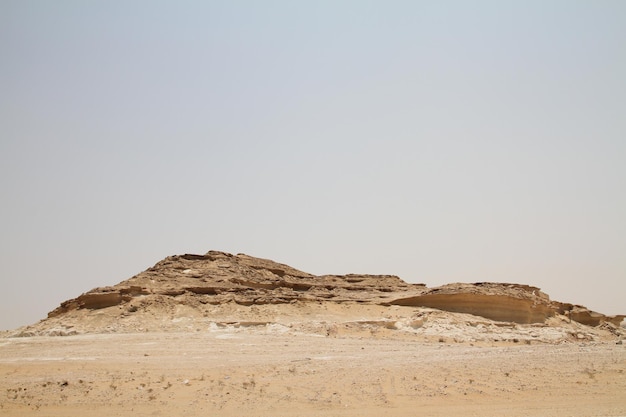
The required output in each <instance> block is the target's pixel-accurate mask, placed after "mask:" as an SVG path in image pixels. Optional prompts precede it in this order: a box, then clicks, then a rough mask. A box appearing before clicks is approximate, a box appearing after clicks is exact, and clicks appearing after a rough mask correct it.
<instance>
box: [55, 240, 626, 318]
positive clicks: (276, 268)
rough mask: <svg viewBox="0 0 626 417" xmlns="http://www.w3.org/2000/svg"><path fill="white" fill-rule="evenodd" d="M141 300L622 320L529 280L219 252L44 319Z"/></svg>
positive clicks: (175, 261) (154, 270) (178, 260)
mask: <svg viewBox="0 0 626 417" xmlns="http://www.w3.org/2000/svg"><path fill="white" fill-rule="evenodd" d="M139 302H140V303H141V305H142V306H144V307H145V306H148V308H149V306H151V305H159V304H163V303H167V304H168V305H171V304H172V302H173V303H174V304H177V305H181V306H187V307H194V306H201V305H221V304H227V303H235V304H239V305H243V306H254V305H271V304H287V303H298V302H304V303H306V302H317V303H320V302H332V303H361V304H373V305H381V306H394V305H395V306H410V307H416V308H417V307H428V308H434V309H439V310H443V311H449V312H455V313H467V314H472V315H475V316H481V317H485V318H488V319H491V320H496V321H502V322H513V323H520V324H528V323H542V322H545V321H546V320H547V319H548V318H550V317H552V316H554V315H557V314H564V315H566V316H568V317H569V319H570V320H574V321H577V322H580V323H582V324H586V325H592V326H598V325H601V324H603V323H605V322H608V323H612V324H613V325H619V323H620V322H621V321H622V320H623V319H624V317H625V316H612V317H609V316H605V315H603V314H600V313H596V312H593V311H590V310H588V309H586V308H584V307H582V306H575V305H572V304H566V303H560V302H554V301H551V300H550V298H549V297H548V295H547V294H544V293H543V292H541V291H540V290H539V288H536V287H532V286H528V285H519V284H504V283H475V284H448V285H444V286H442V287H437V288H430V289H429V288H427V287H426V286H425V285H423V284H409V283H406V282H405V281H403V280H402V279H400V278H399V277H397V276H394V275H360V274H350V275H321V276H316V275H313V274H309V273H307V272H303V271H300V270H297V269H295V268H292V267H290V266H288V265H284V264H280V263H277V262H274V261H271V260H267V259H261V258H255V257H252V256H248V255H244V254H238V255H232V254H229V253H224V252H218V251H209V252H207V253H206V254H204V255H193V254H185V255H176V256H170V257H167V258H165V259H164V260H162V261H160V262H158V263H157V264H156V265H154V266H153V267H151V268H149V269H147V270H146V271H144V272H142V273H140V274H138V275H136V276H134V277H132V278H130V279H128V280H126V281H123V282H121V283H119V284H117V285H115V286H111V287H102V288H96V289H93V290H91V291H89V292H87V293H85V294H82V295H80V296H78V297H76V298H74V299H71V300H68V301H65V302H63V303H62V304H61V305H60V306H59V307H58V308H57V309H55V310H53V311H52V312H50V313H49V314H48V317H49V318H55V317H60V316H63V315H64V314H67V313H69V312H72V311H77V310H88V311H97V310H101V309H107V308H111V307H116V306H117V307H123V308H121V309H120V311H122V312H123V313H122V314H124V312H128V311H130V312H132V311H134V309H137V308H138V307H137V304H138V303H139Z"/></svg>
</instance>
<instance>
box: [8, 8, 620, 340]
mask: <svg viewBox="0 0 626 417" xmlns="http://www.w3.org/2000/svg"><path fill="white" fill-rule="evenodd" d="M624 22H626V2H624V1H619V0H617V1H599V0H594V1H574V0H565V1H555V0H541V1H526V0H525V1H506V0H504V1H503V0H494V1H439V0H437V1H428V2H427V1H417V0H416V1H389V0H385V1H369V2H368V1H363V0H358V1H337V0H333V1H291V0H290V1H220V2H215V1H214V2H211V1H197V2H196V1H171V2H162V1H135V0H131V1H127V0H124V1H83V0H76V1H62V0H57V1H43V0H41V1H25V0H16V1H7V0H0V193H1V194H0V195H1V198H2V204H1V205H0V214H1V216H0V280H1V281H0V283H1V284H2V291H1V293H0V328H3V329H8V328H14V327H17V326H20V325H24V324H29V323H33V322H35V321H37V320H39V319H41V318H44V317H45V316H46V313H47V312H48V311H50V310H52V309H54V308H55V307H56V306H58V304H59V303H60V302H62V301H64V300H66V299H69V298H73V297H76V296H78V295H80V294H81V293H83V292H85V291H88V290H90V289H92V288H94V287H97V286H105V285H113V284H116V283H118V282H120V281H122V280H124V279H127V278H130V277H131V276H132V275H134V274H136V273H138V272H140V271H143V270H144V269H146V268H148V267H150V266H152V265H153V264H154V263H156V262H157V261H159V260H160V259H162V258H164V257H166V256H168V255H173V254H182V253H205V252H206V251H208V250H211V249H215V250H223V251H227V252H232V253H238V252H243V253H247V254H249V255H253V256H259V257H264V258H271V259H273V260H276V261H279V262H283V263H287V264H289V265H291V266H293V267H296V268H298V269H302V270H305V271H307V272H311V273H315V274H325V273H336V274H340V273H350V272H355V273H386V274H396V275H399V276H400V277H402V278H403V279H404V280H406V281H409V282H423V283H426V284H428V285H429V286H436V285H441V284H444V283H447V282H458V281H461V282H476V281H504V282H520V283H527V284H530V285H535V286H538V287H540V288H542V289H543V290H544V291H545V292H547V293H548V294H549V295H550V296H551V298H553V299H556V300H560V301H565V302H573V303H579V304H584V305H586V306H588V307H590V308H592V309H595V310H598V311H600V312H603V313H608V314H617V313H625V314H626V301H625V297H624V294H626V24H625V23H624Z"/></svg>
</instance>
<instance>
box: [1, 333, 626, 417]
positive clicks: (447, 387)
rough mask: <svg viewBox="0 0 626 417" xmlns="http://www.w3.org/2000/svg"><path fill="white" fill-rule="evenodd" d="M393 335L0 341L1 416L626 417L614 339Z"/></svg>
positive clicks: (622, 361) (624, 364)
mask: <svg viewBox="0 0 626 417" xmlns="http://www.w3.org/2000/svg"><path fill="white" fill-rule="evenodd" d="M396 335H398V334H397V333H393V332H387V333H385V332H383V333H381V334H378V335H375V334H373V333H370V334H369V335H365V334H363V333H352V334H348V333H344V334H336V335H332V334H331V335H324V334H319V333H306V332H302V331H293V330H290V329H289V328H287V327H283V326H280V325H276V324H266V325H251V326H222V327H215V326H214V327H212V328H210V329H208V330H202V331H193V332H169V333H127V334H91V335H77V336H68V337H49V336H38V337H25V338H24V337H21V338H4V339H0V415H6V416H59V415H63V416H84V415H90V416H122V415H130V414H131V413H132V415H133V416H178V415H180V416H183V415H184V416H200V415H202V416H206V415H215V414H218V415H221V416H241V415H246V416H322V415H323V416H355V417H356V416H379V415H381V414H382V413H385V414H387V415H395V416H399V415H418V414H419V415H429V416H502V415H506V416H626V395H624V393H626V345H622V344H616V343H615V341H614V340H613V341H583V342H580V341H572V342H566V341H561V342H559V343H534V342H532V343H531V342H527V343H524V342H520V343H512V342H500V343H498V342H495V341H491V342H487V341H485V342H472V343H470V342H461V343H450V342H449V341H445V338H440V339H441V340H442V341H441V342H439V341H428V340H415V339H407V338H405V337H396ZM448 340H449V339H448Z"/></svg>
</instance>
